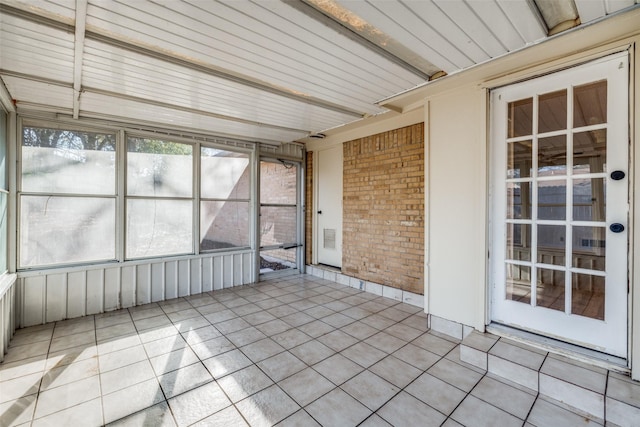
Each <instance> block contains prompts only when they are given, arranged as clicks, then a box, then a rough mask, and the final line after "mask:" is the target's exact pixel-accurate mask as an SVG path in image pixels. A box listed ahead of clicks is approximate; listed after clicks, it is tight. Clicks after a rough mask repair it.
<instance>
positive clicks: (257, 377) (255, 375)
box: [218, 365, 273, 403]
mask: <svg viewBox="0 0 640 427" xmlns="http://www.w3.org/2000/svg"><path fill="white" fill-rule="evenodd" d="M218 384H219V385H220V387H221V388H222V389H223V390H224V392H225V393H226V394H227V396H229V399H231V401H232V402H234V403H235V402H238V401H240V400H242V399H244V398H246V397H248V396H251V395H252V394H254V393H257V392H258V391H260V390H263V389H265V388H267V387H269V386H270V385H272V384H273V381H271V379H270V378H269V377H267V376H266V375H265V374H264V373H263V372H262V371H261V370H260V369H258V367H257V366H255V365H251V366H249V367H247V368H244V369H241V370H239V371H236V372H234V373H232V374H229V375H227V376H225V377H223V378H221V379H219V380H218Z"/></svg>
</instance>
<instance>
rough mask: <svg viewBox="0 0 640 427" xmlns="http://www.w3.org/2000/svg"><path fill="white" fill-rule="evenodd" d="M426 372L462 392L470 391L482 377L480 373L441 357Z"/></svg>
mask: <svg viewBox="0 0 640 427" xmlns="http://www.w3.org/2000/svg"><path fill="white" fill-rule="evenodd" d="M427 372H428V373H430V374H431V375H433V376H434V377H437V378H440V379H441V380H442V381H444V382H446V383H448V384H451V385H453V386H455V387H458V388H459V389H461V390H462V391H464V392H469V391H471V389H472V388H473V387H474V386H475V385H476V384H477V383H478V381H480V379H481V378H482V374H479V373H478V372H476V371H473V370H471V369H469V368H465V367H464V366H462V365H458V364H457V363H455V362H452V361H450V360H447V359H441V360H440V361H439V362H437V363H436V364H435V365H433V366H432V367H431V368H429V370H428V371H427Z"/></svg>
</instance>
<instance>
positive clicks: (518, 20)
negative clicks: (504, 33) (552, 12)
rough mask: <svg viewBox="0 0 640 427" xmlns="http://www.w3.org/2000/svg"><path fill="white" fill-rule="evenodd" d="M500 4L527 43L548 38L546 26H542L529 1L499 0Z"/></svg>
mask: <svg viewBox="0 0 640 427" xmlns="http://www.w3.org/2000/svg"><path fill="white" fill-rule="evenodd" d="M498 4H499V5H500V7H501V8H502V10H503V11H504V13H505V14H506V15H507V17H508V18H509V20H510V21H511V22H512V23H513V25H514V26H515V29H516V31H517V32H518V33H519V34H520V36H522V38H523V39H524V41H525V43H527V44H529V43H533V42H535V41H538V40H542V39H544V38H545V37H546V36H547V28H546V26H545V27H543V26H542V22H541V21H540V20H539V19H538V18H537V17H536V15H535V13H534V11H533V10H532V9H531V8H532V6H531V3H530V2H528V1H527V0H498Z"/></svg>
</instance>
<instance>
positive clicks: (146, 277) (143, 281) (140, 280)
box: [136, 264, 151, 305]
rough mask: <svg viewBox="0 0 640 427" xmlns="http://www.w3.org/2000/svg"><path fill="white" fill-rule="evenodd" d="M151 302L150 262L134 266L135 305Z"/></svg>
mask: <svg viewBox="0 0 640 427" xmlns="http://www.w3.org/2000/svg"><path fill="white" fill-rule="evenodd" d="M150 302H151V264H141V265H138V266H137V268H136V305H140V304H148V303H150Z"/></svg>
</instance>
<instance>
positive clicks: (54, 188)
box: [21, 127, 116, 195]
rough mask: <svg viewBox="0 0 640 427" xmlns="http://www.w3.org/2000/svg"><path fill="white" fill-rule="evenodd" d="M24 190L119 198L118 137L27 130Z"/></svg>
mask: <svg viewBox="0 0 640 427" xmlns="http://www.w3.org/2000/svg"><path fill="white" fill-rule="evenodd" d="M21 156H22V163H21V166H22V169H21V189H22V191H23V192H39V193H50V194H61V193H62V194H99V195H103V194H104V195H107V194H115V188H116V136H115V135H114V134H106V133H96V132H84V131H74V130H59V129H45V128H35V127H25V128H24V129H23V132H22V152H21Z"/></svg>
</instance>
